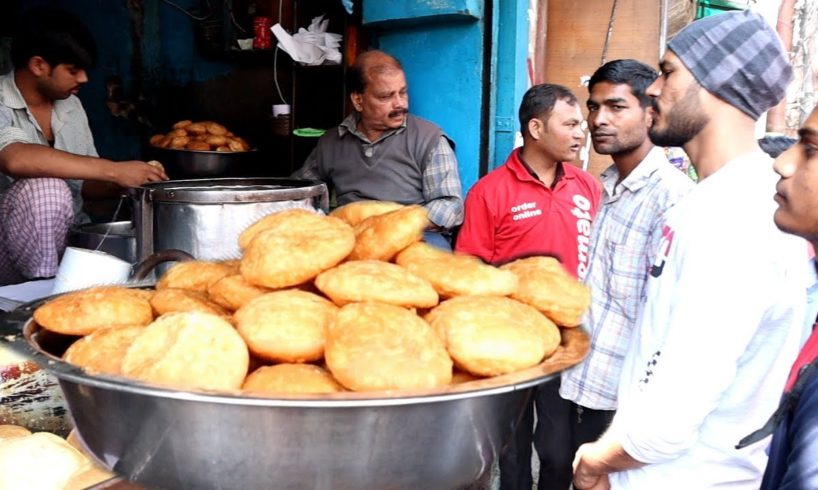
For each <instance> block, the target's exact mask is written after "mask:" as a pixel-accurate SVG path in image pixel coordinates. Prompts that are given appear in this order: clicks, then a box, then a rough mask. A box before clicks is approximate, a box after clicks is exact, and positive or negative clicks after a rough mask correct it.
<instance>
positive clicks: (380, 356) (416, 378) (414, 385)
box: [324, 303, 452, 391]
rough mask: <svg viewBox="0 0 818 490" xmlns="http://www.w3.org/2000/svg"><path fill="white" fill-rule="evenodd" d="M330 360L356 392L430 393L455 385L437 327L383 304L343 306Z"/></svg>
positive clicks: (335, 372) (336, 374)
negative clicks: (435, 389)
mask: <svg viewBox="0 0 818 490" xmlns="http://www.w3.org/2000/svg"><path fill="white" fill-rule="evenodd" d="M324 359H325V361H326V363H327V366H328V368H329V370H330V372H331V373H332V375H333V376H334V377H335V379H337V380H338V381H339V382H340V383H341V384H342V385H344V386H345V387H346V388H348V389H350V390H354V391H372V390H401V389H428V388H436V387H441V386H445V385H447V384H449V382H451V380H452V360H451V358H450V357H449V355H448V354H447V352H446V349H445V348H444V345H443V342H442V341H441V339H440V337H439V336H438V335H437V334H436V333H435V332H434V331H433V330H432V328H431V327H430V326H429V325H428V324H427V323H426V322H425V321H423V319H421V318H420V317H418V316H417V315H415V314H414V313H412V312H411V311H409V310H407V309H406V308H401V307H399V306H394V305H387V304H382V303H350V304H348V305H346V306H344V307H342V308H341V309H340V311H339V312H338V315H337V317H336V320H335V323H334V324H333V326H332V327H331V328H330V329H329V334H328V337H327V346H326V351H325V354H324Z"/></svg>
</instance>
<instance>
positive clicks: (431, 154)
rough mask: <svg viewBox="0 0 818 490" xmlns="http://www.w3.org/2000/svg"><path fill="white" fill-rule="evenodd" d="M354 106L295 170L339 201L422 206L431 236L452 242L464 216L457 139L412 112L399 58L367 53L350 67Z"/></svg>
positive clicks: (443, 243) (441, 242)
mask: <svg viewBox="0 0 818 490" xmlns="http://www.w3.org/2000/svg"><path fill="white" fill-rule="evenodd" d="M348 78H349V79H348V89H349V93H350V95H349V96H350V101H351V102H352V107H353V109H354V111H353V112H352V113H351V114H350V115H349V116H347V117H346V118H345V119H344V120H343V121H342V122H341V124H340V125H339V126H338V127H337V128H336V129H333V130H330V131H327V133H326V134H325V135H324V136H322V137H321V139H320V140H319V141H318V145H317V146H316V148H315V150H313V152H312V153H311V154H310V155H309V157H307V160H306V162H305V163H304V166H303V167H301V168H300V169H299V170H297V171H296V172H295V173H294V174H293V177H296V178H303V179H315V180H320V181H323V182H325V183H326V184H327V185H328V186H329V187H330V188H331V189H333V190H334V191H335V199H336V203H337V204H338V205H339V206H341V205H344V204H347V203H350V202H353V201H361V200H379V201H394V202H398V203H401V204H420V205H423V206H424V207H425V208H426V210H427V212H428V214H429V221H430V222H431V225H430V228H429V230H427V233H426V236H425V239H426V241H427V242H429V243H431V244H433V245H437V246H441V247H445V248H450V244H449V234H450V231H451V229H452V228H454V227H455V226H457V225H459V224H460V223H462V222H463V197H462V189H461V185H460V176H459V173H458V169H457V159H456V157H455V154H454V142H453V141H452V140H451V139H450V138H449V137H448V136H446V134H444V133H443V131H442V130H441V129H440V128H439V127H438V126H437V125H435V124H433V123H431V122H429V121H426V120H424V119H421V118H419V117H417V116H413V115H411V114H409V112H408V107H409V96H408V92H407V86H406V77H405V75H404V72H403V67H402V66H401V64H400V62H399V61H398V60H396V59H395V58H393V57H392V56H390V55H388V54H386V53H384V52H382V51H368V52H366V53H363V54H361V55H360V56H359V57H358V59H357V60H356V62H355V64H354V65H353V66H352V67H350V69H349V73H348Z"/></svg>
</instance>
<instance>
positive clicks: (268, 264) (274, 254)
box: [241, 215, 355, 289]
mask: <svg viewBox="0 0 818 490" xmlns="http://www.w3.org/2000/svg"><path fill="white" fill-rule="evenodd" d="M314 216H315V218H316V219H314V220H311V221H312V222H311V223H310V226H305V227H303V228H301V227H299V226H296V227H288V226H287V224H286V222H285V223H283V224H280V225H277V226H274V227H272V228H269V229H266V230H264V231H262V232H261V233H259V234H258V235H257V236H256V237H254V238H253V239H252V240H251V241H250V243H249V245H248V246H247V248H246V249H245V251H244V257H242V260H241V275H242V276H244V278H245V279H247V281H248V282H249V283H251V284H255V285H256V286H264V287H268V288H272V289H280V288H286V287H290V286H297V285H299V284H303V283H305V282H307V281H310V280H312V279H313V278H315V276H317V275H318V274H320V273H321V272H324V271H325V270H327V269H330V268H332V267H334V266H335V265H337V264H338V263H339V262H341V261H342V260H344V259H345V258H346V257H347V255H349V253H350V252H351V251H352V247H353V246H354V245H355V234H354V233H353V232H352V227H351V226H349V225H348V224H346V223H344V222H343V221H341V220H340V219H338V218H332V217H329V216H319V215H314Z"/></svg>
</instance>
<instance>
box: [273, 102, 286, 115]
mask: <svg viewBox="0 0 818 490" xmlns="http://www.w3.org/2000/svg"><path fill="white" fill-rule="evenodd" d="M289 115H290V105H289V104H273V117H278V116H289Z"/></svg>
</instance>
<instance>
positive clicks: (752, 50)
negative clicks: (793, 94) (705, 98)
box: [668, 10, 793, 120]
mask: <svg viewBox="0 0 818 490" xmlns="http://www.w3.org/2000/svg"><path fill="white" fill-rule="evenodd" d="M668 48H669V49H670V50H671V51H673V52H674V53H675V54H676V56H678V57H679V59H681V60H682V63H684V65H685V66H686V67H687V69H688V70H690V71H691V72H692V73H693V76H694V77H696V80H697V81H698V82H699V84H700V85H701V86H702V87H704V88H705V89H706V90H707V91H708V92H710V93H711V94H713V95H715V96H716V97H718V98H720V99H722V100H724V101H725V102H727V103H729V104H730V105H732V106H734V107H736V108H738V109H740V110H741V111H742V112H744V113H745V114H747V115H748V116H750V117H752V118H753V119H754V120H755V119H758V118H759V117H760V116H761V114H763V113H764V111H766V110H767V109H769V108H770V107H773V106H775V105H776V104H778V102H779V101H781V99H783V98H784V95H786V90H787V85H789V83H790V81H792V78H793V75H792V67H791V66H790V63H789V61H788V60H787V53H786V52H785V51H784V49H783V48H782V46H781V41H780V40H779V38H778V35H777V34H776V32H775V31H774V30H773V29H772V27H770V25H769V24H768V23H767V22H766V21H765V20H764V19H763V18H762V17H761V16H760V15H758V14H757V13H755V12H751V11H749V10H744V11H736V12H726V13H723V14H717V15H713V16H710V17H705V18H703V19H699V20H697V21H695V22H693V23H692V24H690V25H688V26H687V27H685V28H684V29H682V30H681V31H680V32H679V33H678V34H677V35H676V36H674V37H673V39H672V40H671V41H670V42H669V43H668Z"/></svg>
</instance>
